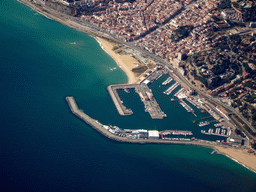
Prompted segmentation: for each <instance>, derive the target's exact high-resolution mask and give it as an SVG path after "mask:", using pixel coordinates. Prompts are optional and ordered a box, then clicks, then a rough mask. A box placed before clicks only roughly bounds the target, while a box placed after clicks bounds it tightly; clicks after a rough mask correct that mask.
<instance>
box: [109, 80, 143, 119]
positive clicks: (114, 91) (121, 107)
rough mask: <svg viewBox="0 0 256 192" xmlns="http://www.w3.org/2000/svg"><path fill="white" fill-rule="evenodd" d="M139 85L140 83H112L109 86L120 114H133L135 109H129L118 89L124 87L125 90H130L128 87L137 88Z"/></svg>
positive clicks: (110, 93)
mask: <svg viewBox="0 0 256 192" xmlns="http://www.w3.org/2000/svg"><path fill="white" fill-rule="evenodd" d="M137 86H138V84H120V85H110V86H108V87H107V90H108V93H109V95H110V97H111V99H112V101H113V103H114V104H115V107H116V109H117V111H118V113H119V115H122V116H126V115H132V114H133V111H132V110H131V109H127V108H126V107H125V106H124V104H123V101H122V100H121V99H120V97H119V95H118V93H117V90H118V89H123V90H128V89H135V88H136V87H137Z"/></svg>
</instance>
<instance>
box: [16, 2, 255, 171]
mask: <svg viewBox="0 0 256 192" xmlns="http://www.w3.org/2000/svg"><path fill="white" fill-rule="evenodd" d="M18 2H20V3H22V4H24V5H27V6H29V7H30V8H32V9H33V10H35V11H37V12H39V13H40V14H42V15H43V16H44V17H46V18H48V19H52V20H54V21H57V22H59V23H61V24H63V25H66V26H68V27H70V28H73V29H75V30H78V31H81V32H83V33H86V34H87V35H90V36H92V37H94V38H95V39H96V40H97V41H98V42H99V43H100V44H101V45H102V47H103V48H104V50H105V51H106V52H107V53H108V54H109V55H110V56H111V57H112V58H113V59H114V60H115V61H116V62H117V64H118V65H119V66H120V68H121V69H122V70H123V71H124V72H125V73H126V74H127V76H128V79H129V83H133V81H134V82H135V81H136V80H135V75H134V74H130V73H129V74H128V71H130V72H131V70H130V69H129V68H128V67H127V69H125V67H124V66H125V64H123V63H122V62H119V61H118V59H117V60H116V58H118V57H116V56H115V57H116V58H114V55H113V56H112V55H111V54H110V52H111V51H112V50H111V48H108V47H107V42H106V45H105V46H106V47H104V44H105V43H103V42H102V40H101V39H102V38H98V37H95V36H94V35H92V34H90V30H87V29H86V27H81V26H79V25H78V24H76V23H75V22H73V21H70V20H69V21H65V20H63V19H61V18H58V17H56V16H54V15H51V14H50V13H47V12H44V11H43V10H40V8H38V7H37V6H35V5H34V4H33V3H31V2H28V1H24V0H18ZM99 39H100V40H99ZM105 41H107V40H105ZM131 73H132V72H131ZM133 76H134V77H133ZM202 147H203V146H202ZM205 147H206V146H205ZM209 147H211V148H213V149H215V150H217V151H218V152H219V153H221V154H223V155H225V156H227V157H228V158H230V159H232V160H235V161H236V162H237V163H239V164H241V165H243V166H244V167H246V168H248V169H250V170H251V171H253V172H254V173H256V155H253V154H248V153H247V152H245V151H242V150H240V151H239V149H234V148H224V147H221V146H209ZM230 150H232V152H230ZM248 156H250V160H248V159H247V158H248ZM248 161H250V162H248ZM251 161H252V162H251Z"/></svg>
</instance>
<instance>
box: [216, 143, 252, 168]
mask: <svg viewBox="0 0 256 192" xmlns="http://www.w3.org/2000/svg"><path fill="white" fill-rule="evenodd" d="M213 148H214V149H215V150H216V151H217V152H218V153H220V154H222V155H224V156H226V157H228V158H229V159H231V160H232V161H234V162H236V163H238V164H240V165H242V166H243V167H245V168H246V169H248V170H250V171H252V172H254V173H256V155H254V154H250V153H248V152H247V151H245V150H242V149H236V148H225V147H222V146H214V147H213Z"/></svg>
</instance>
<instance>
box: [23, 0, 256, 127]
mask: <svg viewBox="0 0 256 192" xmlns="http://www.w3.org/2000/svg"><path fill="white" fill-rule="evenodd" d="M19 1H20V2H22V3H25V4H27V5H28V6H30V7H31V8H33V9H35V10H36V11H38V12H40V13H42V14H43V15H46V16H47V17H49V18H52V19H53V20H56V21H58V22H60V23H62V24H64V25H67V26H69V27H71V28H74V29H77V30H79V31H82V32H85V33H87V34H89V35H96V36H100V37H104V38H107V39H109V40H112V41H115V42H117V43H120V44H122V45H125V46H127V47H130V48H132V49H134V50H136V51H139V52H141V53H143V54H144V55H145V56H148V57H151V58H153V59H154V60H155V61H157V62H159V63H162V64H164V65H165V66H166V67H168V68H169V69H170V70H173V71H174V72H175V73H176V74H177V75H178V76H179V78H180V79H181V81H182V82H183V83H184V84H185V85H186V86H188V87H190V88H191V89H194V90H195V91H196V92H197V93H198V94H199V95H201V96H203V97H205V98H206V99H208V100H209V101H210V102H212V103H214V104H216V105H219V106H222V107H224V108H226V109H228V110H229V111H230V112H232V113H233V114H236V115H237V116H238V117H239V118H240V119H241V120H242V121H243V122H244V123H245V124H246V125H247V126H248V127H249V128H250V129H251V130H252V131H254V132H256V130H255V128H254V127H253V126H252V125H251V124H250V123H249V122H248V121H247V120H246V119H245V118H244V117H243V116H242V115H241V114H240V113H239V112H237V111H236V110H235V109H234V108H232V107H230V106H228V105H226V104H224V103H223V102H221V101H219V100H218V99H216V98H214V97H212V96H210V95H208V94H206V93H205V92H203V91H201V90H200V89H197V88H196V87H194V86H193V85H192V84H191V83H190V82H189V81H188V80H187V79H186V78H185V77H184V76H182V75H181V74H180V73H179V72H178V71H177V70H176V69H174V68H173V67H172V64H171V63H169V62H167V61H166V60H164V59H162V58H160V57H158V56H156V55H154V54H151V53H149V52H148V51H146V50H144V49H142V48H139V47H137V46H135V45H134V43H133V42H124V41H123V40H120V39H118V38H117V37H115V36H113V35H111V34H108V33H106V32H105V31H102V30H101V29H99V28H97V27H95V26H92V25H89V24H85V23H83V22H82V21H81V20H80V19H78V18H74V17H71V16H68V15H65V14H63V13H59V12H57V11H55V10H53V9H51V8H49V7H46V6H45V5H43V4H40V5H35V4H33V3H31V2H28V1H27V0H19Z"/></svg>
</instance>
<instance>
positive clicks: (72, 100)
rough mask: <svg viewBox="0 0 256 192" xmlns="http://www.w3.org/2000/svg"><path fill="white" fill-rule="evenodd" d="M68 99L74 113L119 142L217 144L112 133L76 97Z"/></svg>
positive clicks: (213, 143)
mask: <svg viewBox="0 0 256 192" xmlns="http://www.w3.org/2000/svg"><path fill="white" fill-rule="evenodd" d="M66 101H67V102H68V105H69V107H70V109H71V111H72V113H73V114H74V115H76V116H78V117H79V118H81V119H82V120H83V121H85V122H86V123H87V124H88V125H90V126H91V127H92V128H93V129H95V130H96V131H98V132H100V133H101V134H103V135H104V136H106V137H108V138H109V139H112V140H115V141H119V142H126V143H138V144H146V143H147V144H178V145H197V146H204V147H214V145H216V143H215V142H211V141H206V140H197V139H195V140H190V141H187V140H182V141H180V140H179V141H173V140H162V139H145V138H143V139H142V138H136V139H134V138H130V137H121V136H120V135H115V134H113V133H111V132H110V131H109V130H108V129H106V127H108V126H106V125H103V124H101V123H100V122H99V121H98V120H95V119H93V118H91V117H90V116H88V115H87V114H85V113H84V112H83V111H82V110H80V109H79V107H78V106H77V103H76V101H75V98H74V97H72V96H70V97H66Z"/></svg>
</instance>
